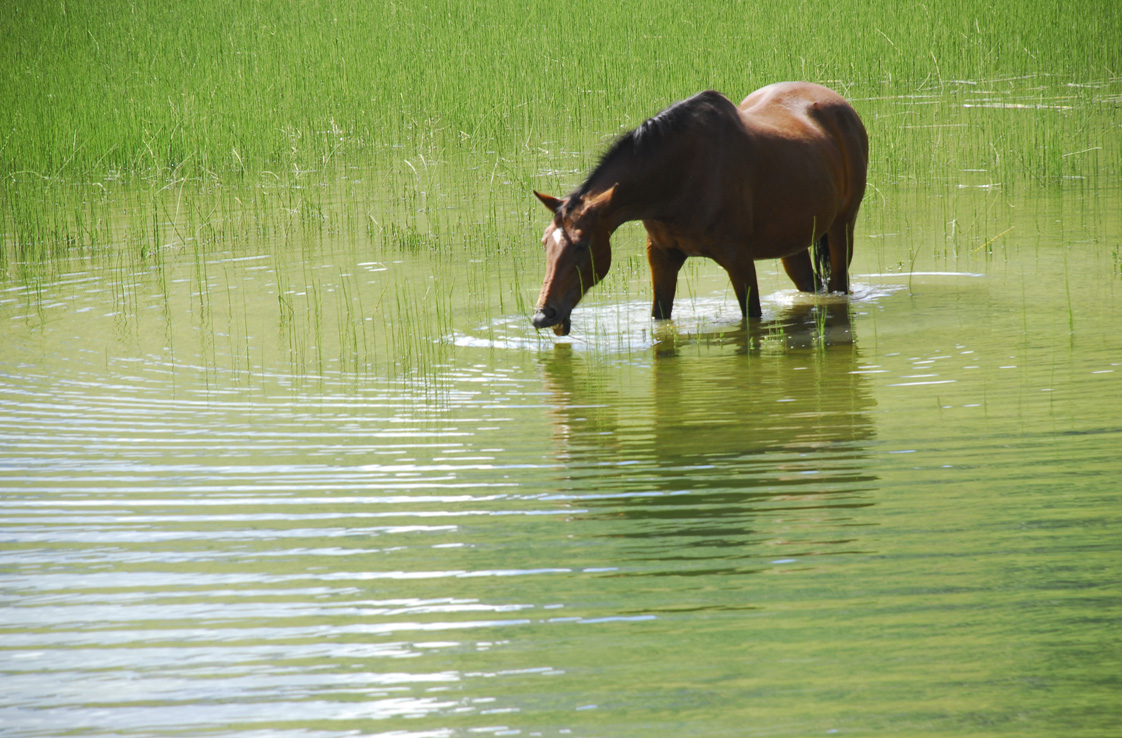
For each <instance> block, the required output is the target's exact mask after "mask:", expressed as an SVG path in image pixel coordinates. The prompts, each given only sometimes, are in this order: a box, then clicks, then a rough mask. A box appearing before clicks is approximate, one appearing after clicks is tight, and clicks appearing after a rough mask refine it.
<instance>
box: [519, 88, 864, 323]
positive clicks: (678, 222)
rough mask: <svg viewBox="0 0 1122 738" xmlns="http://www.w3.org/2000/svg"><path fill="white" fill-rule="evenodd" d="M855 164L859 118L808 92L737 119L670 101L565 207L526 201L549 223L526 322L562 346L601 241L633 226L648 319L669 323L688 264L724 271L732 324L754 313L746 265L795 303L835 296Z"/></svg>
mask: <svg viewBox="0 0 1122 738" xmlns="http://www.w3.org/2000/svg"><path fill="white" fill-rule="evenodd" d="M868 160H869V138H868V134H867V133H866V132H865V126H864V124H862V122H861V118H860V117H859V116H858V115H857V112H856V111H855V110H854V109H853V107H852V106H851V105H850V104H849V103H848V102H846V100H845V99H844V98H843V97H842V96H841V95H838V94H837V93H836V92H833V91H832V90H830V89H827V88H826V87H822V86H820V85H816V84H812V83H809V82H780V83H777V84H773V85H768V86H767V87H763V88H761V89H759V90H756V91H755V92H753V93H752V94H750V95H749V96H748V97H746V98H744V100H743V101H742V102H741V103H740V105H739V106H737V105H734V104H733V103H732V102H731V101H730V100H729V99H728V98H727V97H725V96H724V95H722V94H721V93H719V92H714V91H712V90H709V91H706V92H701V93H698V94H697V95H694V96H693V97H691V98H688V99H686V100H682V101H680V102H677V103H675V104H673V105H671V106H670V107H668V108H667V109H665V110H663V111H662V112H661V113H658V114H657V115H655V116H654V117H652V118H650V119H649V120H647V121H646V122H644V123H642V124H641V125H640V126H639V127H637V128H635V129H634V130H631V131H629V132H627V133H625V134H623V135H622V136H620V137H619V138H617V139H616V141H615V142H614V143H613V144H612V145H611V146H610V147H609V148H608V149H607V151H606V152H605V153H604V154H603V156H602V157H601V158H600V161H599V163H598V164H597V165H596V166H595V167H594V168H593V170H592V172H591V173H590V174H589V175H588V177H587V178H586V179H585V181H584V183H583V184H581V185H580V186H579V187H577V188H576V189H575V190H573V191H572V192H571V193H570V194H569V195H568V196H567V197H565V198H563V199H562V198H557V197H551V196H550V195H543V194H542V193H540V192H538V191H536V190H535V191H534V195H535V196H536V197H537V198H538V200H540V201H541V202H542V204H543V205H545V206H546V207H547V208H548V209H549V210H550V211H551V212H552V213H553V219H552V220H551V221H550V223H549V225H548V226H547V227H546V229H545V234H544V235H543V237H542V244H543V245H544V246H545V251H546V271H545V280H544V283H543V284H542V290H541V294H540V295H539V297H538V300H537V303H536V304H535V312H534V315H533V318H532V323H533V325H534V327H535V328H539V329H541V328H548V327H552V328H553V331H554V333H556V334H557V335H559V336H564V335H568V334H569V331H570V330H571V328H572V323H571V314H572V311H573V308H574V307H575V306H576V304H577V303H578V302H580V300H581V298H582V297H583V296H584V295H585V293H586V292H587V291H588V290H589V289H590V288H592V287H593V286H594V285H595V284H596V283H598V282H599V281H600V280H601V279H603V278H604V275H605V274H607V272H608V269H609V267H610V266H611V263H612V248H611V243H610V239H611V236H612V233H614V232H615V230H616V229H617V228H619V227H620V226H621V225H622V224H624V223H626V222H628V221H634V220H640V221H642V222H643V226H644V227H645V228H646V231H647V261H648V262H649V264H650V268H651V283H652V286H653V288H654V304H653V307H652V310H651V315H652V317H653V318H655V319H656V320H662V319H669V318H670V315H671V311H672V309H673V305H674V292H675V290H676V287H677V282H678V271H679V270H680V269H681V268H682V264H683V263H684V262H685V261H686V259H687V258H689V257H691V256H703V257H708V258H710V259H713V260H714V261H716V262H717V263H718V264H720V265H721V267H723V268H724V270H725V271H726V272H727V273H728V276H729V279H730V280H731V281H732V287H733V291H734V292H735V293H736V299H737V300H738V301H739V303H740V312H741V315H742V316H744V317H745V318H749V317H750V318H759V317H761V316H762V314H763V311H762V309H761V307H760V295H759V291H758V288H757V285H756V267H755V261H756V260H757V259H781V260H782V262H783V267H784V269H785V270H786V272H787V275H788V276H789V277H790V278H791V281H792V282H794V283H795V286H796V287H797V288H798V289H799V290H801V291H804V292H816V291H818V290H819V289H820V288H824V289H826V290H828V291H829V292H841V293H847V292H848V291H849V276H848V269H849V264H850V261H851V260H852V259H853V231H854V223H855V221H856V219H857V211H858V209H859V208H860V206H861V198H862V197H863V196H864V194H865V177H866V171H867V169H868ZM812 245H813V249H814V260H813V263H812V259H811V246H812Z"/></svg>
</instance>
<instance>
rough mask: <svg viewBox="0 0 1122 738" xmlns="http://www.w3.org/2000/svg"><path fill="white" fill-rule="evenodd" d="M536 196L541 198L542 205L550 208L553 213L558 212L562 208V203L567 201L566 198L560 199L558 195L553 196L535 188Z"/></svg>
mask: <svg viewBox="0 0 1122 738" xmlns="http://www.w3.org/2000/svg"><path fill="white" fill-rule="evenodd" d="M534 196H535V197H537V198H538V199H539V200H541V201H542V205H545V206H546V207H547V208H549V210H550V212H553V213H556V212H557V211H558V210H560V209H561V204H562V203H564V202H565V201H564V200H558V199H557V198H556V197H551V196H550V195H543V194H542V193H540V192H538V191H537V190H534Z"/></svg>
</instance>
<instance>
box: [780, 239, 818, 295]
mask: <svg viewBox="0 0 1122 738" xmlns="http://www.w3.org/2000/svg"><path fill="white" fill-rule="evenodd" d="M781 261H782V262H783V268H784V269H785V270H786V271H787V276H788V277H790V278H791V281H792V282H794V283H795V287H796V288H797V289H798V290H799V291H801V292H817V291H818V280H817V279H815V277H814V267H813V266H812V265H811V263H810V249H807V250H806V251H803V252H800V253H798V254H795V255H794V256H784V257H783V258H782V259H781Z"/></svg>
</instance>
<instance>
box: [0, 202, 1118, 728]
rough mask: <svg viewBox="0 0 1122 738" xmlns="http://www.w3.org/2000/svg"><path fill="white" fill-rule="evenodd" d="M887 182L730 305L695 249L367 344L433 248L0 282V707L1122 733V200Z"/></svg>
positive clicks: (102, 715)
mask: <svg viewBox="0 0 1122 738" xmlns="http://www.w3.org/2000/svg"><path fill="white" fill-rule="evenodd" d="M884 197H885V198H886V199H887V198H889V197H893V193H886V195H885V196H884ZM896 197H899V198H900V200H901V203H900V204H899V205H898V206H889V205H881V206H876V205H871V206H870V213H869V215H868V216H867V217H866V220H864V221H862V223H861V225H860V230H859V238H858V248H857V258H856V261H855V264H854V270H855V272H856V275H857V276H856V277H855V279H854V281H855V286H854V294H853V295H852V296H850V297H849V298H848V299H846V298H839V297H836V296H835V297H825V296H823V297H813V296H806V295H799V294H797V293H795V292H793V291H792V290H791V289H790V285H789V283H787V282H786V281H785V278H783V277H781V276H780V275H779V273H778V270H777V269H776V267H775V265H770V264H769V265H767V266H766V267H764V266H763V265H761V267H762V268H764V269H765V273H764V275H763V288H764V293H765V299H764V312H765V315H764V319H763V320H762V321H759V322H758V323H753V324H752V325H750V326H748V327H745V326H744V325H743V324H741V322H740V320H739V318H738V316H737V315H736V314H735V300H734V298H733V297H732V295H731V294H730V293H729V291H728V288H727V286H726V285H725V281H724V278H723V277H722V276H721V275H720V274H719V273H717V272H715V271H713V270H711V269H708V268H702V269H699V270H694V271H692V272H690V273H689V274H688V275H687V278H688V284H687V285H686V286H684V287H683V290H682V292H681V294H680V296H679V303H678V306H677V312H676V318H675V320H674V321H673V322H671V323H653V322H651V321H650V320H649V319H648V318H647V317H646V314H647V310H648V306H647V300H648V299H649V298H648V296H647V295H646V292H645V290H646V283H645V279H646V276H645V274H644V273H643V272H642V270H641V269H640V270H636V272H635V275H634V276H633V277H630V278H626V279H622V280H621V281H620V282H619V283H617V285H616V287H615V288H614V291H613V290H612V289H607V290H603V291H600V292H593V293H592V294H591V295H590V296H589V299H588V300H587V301H586V302H585V303H584V304H582V306H581V307H580V308H578V310H577V311H576V312H575V313H574V316H573V335H572V336H571V337H569V338H567V339H563V340H558V339H555V338H554V337H553V336H552V335H551V334H549V333H548V332H546V333H542V334H538V333H535V332H534V331H533V329H532V328H531V327H530V325H529V322H528V320H527V315H526V314H525V312H522V311H520V310H518V309H516V308H514V307H512V306H511V304H510V301H509V300H504V301H502V302H504V304H502V305H500V304H499V303H500V301H501V300H500V299H499V297H497V296H496V295H497V293H494V294H491V296H490V297H485V298H483V305H482V307H479V306H476V307H475V308H473V310H471V311H466V312H465V313H463V314H457V315H454V316H452V317H448V318H436V319H431V320H430V319H429V318H427V317H418V318H416V319H415V320H416V324H415V325H413V326H410V327H409V331H408V332H409V333H410V334H415V335H411V336H410V337H408V339H397V343H395V344H393V345H390V346H384V345H383V346H382V347H381V348H377V347H374V346H373V344H370V345H367V346H366V347H365V348H363V349H361V350H354V349H355V346H358V345H360V344H361V341H360V340H359V339H360V338H361V337H362V336H364V335H366V334H364V333H363V330H362V328H361V326H362V325H363V324H364V323H367V324H372V326H373V327H371V328H370V331H369V332H370V335H371V336H375V335H382V334H383V333H384V332H385V330H384V329H383V326H382V322H380V321H381V319H379V318H377V317H371V316H377V315H378V311H377V310H376V309H375V308H374V307H373V306H375V305H378V306H381V305H383V303H380V302H379V299H380V298H379V295H382V296H385V295H386V294H387V292H386V290H387V287H386V285H387V284H391V285H397V286H395V287H393V288H391V289H392V290H400V289H401V288H400V285H401V283H402V282H408V281H409V280H415V281H416V282H418V283H421V284H423V283H424V281H425V280H427V279H430V278H431V275H430V274H429V270H430V269H431V264H430V262H429V261H428V260H427V258H426V257H424V256H423V255H421V254H414V255H410V254H407V253H406V254H402V253H398V254H374V255H371V254H363V253H361V250H360V249H336V250H332V249H326V250H323V251H315V250H310V252H309V253H310V255H309V253H305V254H304V255H303V257H302V258H300V259H294V260H293V261H291V262H286V261H283V260H281V259H278V258H277V257H276V255H275V254H274V255H270V252H269V250H268V249H267V248H265V247H262V248H261V249H260V250H259V252H255V251H254V248H253V247H252V246H250V247H249V249H248V251H238V252H236V253H234V252H231V253H225V254H209V255H205V256H204V257H203V260H204V261H205V262H206V263H205V264H203V265H202V266H200V264H199V259H197V258H196V255H194V254H192V253H191V251H190V250H189V249H188V250H184V251H182V252H179V253H172V254H169V256H168V257H167V258H168V263H167V264H166V265H165V267H164V269H163V270H162V271H161V272H160V274H153V273H150V272H145V273H143V274H140V275H139V276H138V272H137V270H132V269H127V268H122V267H121V266H120V265H119V264H109V265H102V266H98V265H96V264H89V263H84V262H82V263H80V262H75V264H74V266H73V268H72V269H69V270H67V269H63V270H62V273H60V274H58V275H57V276H52V277H49V278H46V279H44V280H43V281H42V282H40V283H38V284H36V285H33V286H28V285H26V284H23V283H20V282H11V283H8V284H6V285H5V286H4V287H3V291H2V292H0V341H2V344H0V345H2V347H3V350H2V355H0V393H2V394H0V489H2V496H0V504H2V511H3V522H2V525H0V528H2V530H0V541H2V543H0V586H2V598H3V599H2V609H0V686H2V688H0V726H2V727H0V733H3V735H5V736H47V735H62V734H67V735H71V734H74V735H115V736H122V735H123V736H129V735H135V736H145V735H241V736H263V735H290V736H301V737H304V736H317V737H318V736H342V735H384V736H393V737H394V738H404V737H406V736H409V737H411V738H421V737H424V738H436V737H441V738H443V737H445V736H474V735H520V736H583V737H588V738H593V737H603V738H608V737H613V738H614V737H618V736H636V737H639V736H644V737H645V736H675V737H676V736H729V737H733V736H774V735H782V736H813V735H892V736H897V735H926V734H936V735H948V736H967V735H969V736H990V735H1007V736H1057V735H1064V736H1111V735H1117V731H1118V730H1119V725H1120V724H1122V707H1120V705H1122V695H1120V689H1119V687H1120V684H1119V675H1120V674H1122V630H1120V625H1122V553H1120V550H1119V544H1120V542H1122V505H1120V503H1119V475H1120V472H1122V463H1120V462H1119V456H1118V451H1119V448H1120V445H1122V421H1120V420H1119V418H1120V410H1122V399H1120V398H1122V331H1120V330H1119V325H1120V324H1122V294H1120V293H1122V272H1120V271H1119V261H1118V256H1117V249H1118V248H1119V246H1120V244H1122V229H1120V227H1119V215H1118V213H1119V208H1118V207H1117V206H1118V204H1119V196H1118V193H1117V192H1109V193H1105V194H1101V193H1100V194H1097V195H1094V196H1091V195H1089V194H1087V193H1067V194H1059V193H1058V194H1055V195H1048V196H1038V195H1032V196H1031V197H1026V198H1021V199H1016V198H1009V199H1005V198H1004V197H1002V198H1000V199H999V200H993V199H991V198H993V197H994V195H993V194H992V193H981V194H978V195H977V196H974V195H972V194H969V193H966V194H960V195H956V196H955V197H954V198H952V199H951V200H950V201H941V200H937V199H928V198H924V197H915V196H914V195H909V196H905V195H901V194H897V195H896ZM995 208H996V209H998V210H999V211H1000V212H999V214H998V215H997V216H995V215H994V214H993V213H994V209H995ZM948 214H949V217H945V216H948ZM979 214H981V215H979ZM971 217H973V221H972V222H973V228H974V230H973V231H967V232H966V233H965V235H963V230H962V228H963V225H962V224H963V223H967V225H969V224H970V222H971ZM952 221H954V222H952ZM1010 225H1012V226H1013V230H1011V231H1008V232H1007V233H1006V234H1005V235H1000V234H1001V232H1002V231H1004V230H1005V229H1006V228H1007V227H1009V226H1010ZM999 236H1000V237H999ZM446 237H447V238H454V236H446ZM994 237H999V238H997V239H996V240H994ZM535 242H536V239H535V238H534V237H533V236H532V235H531V236H530V237H529V240H528V246H527V249H528V253H529V254H530V256H528V257H527V261H528V262H530V263H532V264H533V266H529V267H527V269H526V271H527V274H525V275H519V276H518V279H523V278H524V279H525V280H526V284H525V286H524V287H523V288H522V291H523V292H525V293H527V294H529V299H530V300H532V297H533V292H534V286H533V282H534V281H535V280H536V279H538V278H539V276H538V275H539V274H540V271H539V265H538V264H537V259H538V258H540V255H539V254H538V253H537V252H536V251H534V250H533V249H535V248H536V247H535V246H534V244H535ZM617 248H618V249H620V251H621V253H629V254H631V255H632V256H633V255H635V254H637V253H638V252H639V246H638V245H637V244H636V243H634V242H633V241H632V242H630V244H627V243H624V244H619V245H618V246H617ZM1112 249H1114V250H1115V251H1114V252H1113V254H1112ZM453 262H454V263H453V267H454V268H455V269H457V270H462V271H463V272H465V273H468V274H471V273H472V272H471V270H473V269H474V270H477V271H478V270H485V269H489V268H490V267H487V266H486V265H479V264H477V263H475V262H468V261H467V260H466V259H465V260H463V261H462V262H456V261H455V260H454V259H453ZM473 264H474V265H473ZM621 268H623V267H621ZM317 270H318V272H317ZM201 273H205V275H204V276H200V274H201ZM317 273H319V274H324V275H327V276H326V277H324V278H323V279H322V280H320V281H316V278H315V277H314V275H315V274H317ZM309 274H310V275H313V276H312V277H309V276H308V275H309ZM467 281H468V282H469V283H470V282H471V278H470V277H468V278H467ZM483 281H484V280H483V279H480V280H479V283H480V284H482V283H483ZM200 284H201V285H205V286H207V289H206V290H201V291H200V289H199V286H200ZM297 284H298V285H300V286H293V285H297ZM304 285H319V287H318V289H321V290H322V295H321V296H320V297H318V298H316V299H317V300H318V301H319V304H324V305H326V306H327V308H325V309H324V310H323V312H322V315H321V316H320V317H319V318H316V317H315V314H314V311H313V310H312V309H310V308H307V307H306V306H307V305H308V304H309V303H310V302H311V300H312V298H311V297H309V290H304V289H303V286H304ZM345 288H349V289H351V290H352V291H353V293H348V298H347V299H348V300H349V299H351V298H353V299H354V300H355V301H358V300H360V299H365V305H366V308H365V312H364V313H362V314H359V315H357V316H352V317H349V318H348V317H346V316H345V315H344V313H345V312H346V311H345V309H343V308H345V307H346V306H345V305H343V308H338V305H339V304H340V303H339V301H338V299H337V298H333V297H331V296H332V295H337V294H341V293H342V291H343V290H344V289H345ZM311 292H313V293H314V292H315V290H311ZM484 292H486V291H485V290H484ZM355 293H357V294H355ZM388 294H390V295H395V294H397V295H402V294H405V295H406V296H407V297H408V295H424V294H425V289H422V288H418V289H417V290H416V291H415V292H400V291H399V292H396V293H395V292H394V291H391V292H389V293H388ZM488 294H490V293H488ZM278 295H280V297H279V298H278ZM286 295H288V297H285V296H286ZM298 296H299V297H300V298H302V299H304V300H305V301H304V302H300V301H298V300H297V297H298ZM313 296H314V295H313ZM288 298H291V299H292V302H291V305H289V306H288V307H286V300H287V299H288ZM400 299H401V298H399V302H400ZM473 299H474V298H473ZM208 300H209V302H208ZM348 304H349V303H348ZM416 304H418V305H419V304H425V303H424V301H423V300H422V299H420V298H418V299H417V303H416ZM457 304H458V303H457ZM292 305H295V306H296V309H293V308H292ZM333 305H334V306H336V308H338V309H329V308H331V307H332V306H333ZM385 305H387V306H388V301H387V302H386V303H385ZM407 307H408V306H407ZM383 309H388V307H386V308H382V307H379V308H378V310H383ZM405 312H408V311H399V313H397V315H398V316H399V317H398V318H395V320H400V319H402V318H401V317H400V316H401V315H403V314H404V313H405ZM308 316H312V317H308ZM317 320H318V322H317ZM348 321H349V322H348ZM371 321H372V323H371ZM354 324H357V325H359V326H360V328H359V330H358V333H357V335H352V334H349V333H348V330H350V329H349V328H348V326H349V325H354ZM374 340H375V339H374V338H370V341H374ZM324 347H326V348H324ZM348 347H349V348H348ZM425 347H429V348H425ZM395 348H396V350H399V351H401V350H403V349H407V351H406V353H408V352H409V351H413V352H414V353H416V355H417V356H416V358H415V359H414V360H411V363H409V362H407V363H406V365H400V366H398V367H397V370H396V371H394V372H389V371H385V370H380V369H378V368H377V367H379V366H382V365H383V364H381V363H379V362H382V360H383V358H384V356H383V353H384V352H386V351H391V350H394V349H395ZM379 352H383V353H379Z"/></svg>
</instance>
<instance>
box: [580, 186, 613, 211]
mask: <svg viewBox="0 0 1122 738" xmlns="http://www.w3.org/2000/svg"><path fill="white" fill-rule="evenodd" d="M617 187H619V182H616V183H615V184H614V185H612V186H611V187H609V188H608V189H606V190H604V191H603V192H601V193H600V194H599V195H597V196H596V197H594V198H592V201H591V202H590V203H588V204H589V206H591V207H596V208H601V207H604V206H605V205H608V204H609V203H611V201H612V196H613V195H615V194H616V188H617Z"/></svg>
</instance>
